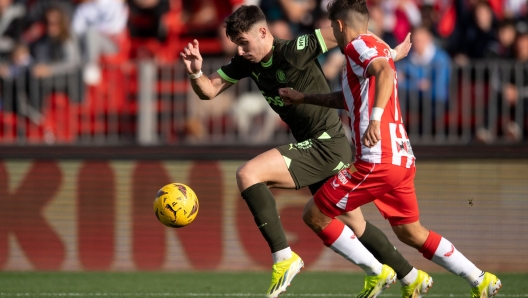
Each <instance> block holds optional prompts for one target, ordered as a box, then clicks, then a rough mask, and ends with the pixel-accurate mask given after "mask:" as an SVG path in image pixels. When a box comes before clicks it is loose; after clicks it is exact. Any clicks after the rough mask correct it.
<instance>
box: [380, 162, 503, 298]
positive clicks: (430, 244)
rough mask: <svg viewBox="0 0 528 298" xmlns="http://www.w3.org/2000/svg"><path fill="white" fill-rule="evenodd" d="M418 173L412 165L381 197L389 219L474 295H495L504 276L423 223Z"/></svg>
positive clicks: (478, 297) (406, 239) (398, 231)
mask: <svg viewBox="0 0 528 298" xmlns="http://www.w3.org/2000/svg"><path fill="white" fill-rule="evenodd" d="M414 173H415V169H414V168H413V169H408V170H407V174H405V178H404V180H403V181H402V182H401V183H400V185H398V186H397V187H395V188H394V189H393V190H392V191H390V192H389V193H387V194H386V195H384V196H383V197H382V198H380V201H381V202H376V205H377V206H378V208H380V211H382V210H383V211H382V213H384V216H385V217H387V218H388V219H389V222H390V223H391V226H392V229H393V231H394V233H395V234H396V236H398V239H400V240H401V241H402V242H403V243H405V244H407V245H409V246H412V247H414V248H416V249H418V251H419V252H421V253H422V254H423V256H424V257H425V258H427V259H429V260H431V261H433V262H434V263H436V264H437V265H439V266H441V267H444V268H445V269H447V270H448V271H450V272H452V273H454V274H455V275H457V276H461V277H462V278H464V279H465V280H466V281H467V282H468V283H469V284H470V286H471V287H472V292H471V295H472V296H471V297H472V298H484V297H493V296H494V295H495V294H496V293H497V292H498V290H499V289H500V287H501V282H500V280H499V279H498V278H497V277H496V276H495V275H493V274H491V273H487V272H483V271H482V270H480V269H479V268H477V266H475V264H473V263H472V262H471V261H470V260H469V259H467V258H466V257H465V256H464V255H463V254H462V253H461V252H460V251H458V250H457V249H456V248H455V246H454V245H453V244H452V243H451V242H450V241H449V240H447V239H445V238H444V237H442V236H441V235H439V234H437V233H435V232H433V231H430V230H427V229H426V228H424V227H423V226H422V225H421V224H420V221H419V220H418V218H419V211H418V202H417V200H416V193H415V189H414Z"/></svg>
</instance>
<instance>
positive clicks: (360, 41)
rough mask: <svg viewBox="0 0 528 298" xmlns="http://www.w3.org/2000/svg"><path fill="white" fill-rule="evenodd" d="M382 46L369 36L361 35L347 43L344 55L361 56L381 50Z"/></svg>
mask: <svg viewBox="0 0 528 298" xmlns="http://www.w3.org/2000/svg"><path fill="white" fill-rule="evenodd" d="M383 46H384V44H383V43H381V42H380V41H378V40H377V39H376V38H375V37H374V36H372V35H370V34H362V35H360V36H358V37H357V38H355V39H353V40H352V41H351V42H349V43H348V44H347V46H346V48H345V53H346V54H348V55H350V56H361V55H363V54H365V53H367V52H368V53H371V52H377V51H378V50H382V48H383Z"/></svg>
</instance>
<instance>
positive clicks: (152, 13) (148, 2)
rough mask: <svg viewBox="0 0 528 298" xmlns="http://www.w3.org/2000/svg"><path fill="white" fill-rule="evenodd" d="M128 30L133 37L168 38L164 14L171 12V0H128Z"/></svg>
mask: <svg viewBox="0 0 528 298" xmlns="http://www.w3.org/2000/svg"><path fill="white" fill-rule="evenodd" d="M127 2H128V7H129V8H130V16H129V19H128V30H129V32H130V37H132V38H155V39H157V40H158V41H160V42H164V41H165V40H166V39H167V28H166V26H165V24H164V23H163V16H164V15H165V14H166V13H168V12H169V9H170V6H169V0H128V1H127Z"/></svg>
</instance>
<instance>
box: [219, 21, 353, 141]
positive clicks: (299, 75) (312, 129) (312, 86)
mask: <svg viewBox="0 0 528 298" xmlns="http://www.w3.org/2000/svg"><path fill="white" fill-rule="evenodd" d="M326 51H327V48H326V44H325V42H324V40H323V37H322V35H321V32H320V31H319V30H316V31H315V32H314V33H312V34H307V35H303V36H300V37H298V38H297V39H295V40H281V39H277V38H276V39H275V40H274V41H273V55H272V57H271V58H270V60H269V61H268V62H260V63H252V62H249V61H248V60H246V59H244V58H243V57H242V56H240V55H238V54H237V55H236V56H235V57H233V58H232V59H231V62H230V63H229V64H227V65H225V66H222V67H221V68H220V69H219V70H218V74H219V75H220V76H221V77H222V78H223V79H224V80H226V81H228V82H231V83H236V82H237V81H238V80H240V79H242V78H245V77H251V78H252V79H253V81H254V82H255V83H256V84H257V86H258V88H259V89H260V91H261V92H262V95H263V96H264V98H265V99H266V100H267V101H268V103H269V105H270V106H271V108H272V109H273V110H274V111H275V112H277V113H278V114H279V115H280V117H281V119H282V120H283V121H284V122H286V124H288V126H289V127H290V130H291V132H292V134H293V136H294V138H295V139H296V140H297V141H299V142H300V141H303V140H307V139H310V138H319V137H321V135H322V134H324V133H325V132H326V134H328V135H326V134H325V135H324V136H327V137H338V136H344V135H345V133H344V130H343V126H342V124H341V120H340V119H339V117H338V115H337V110H335V109H330V108H326V107H320V106H315V105H309V104H302V105H290V106H286V105H285V104H284V102H283V101H282V99H281V98H280V96H279V88H283V87H291V88H293V89H295V90H299V91H301V92H304V93H307V94H326V93H330V92H331V90H330V87H329V86H328V83H327V82H326V78H325V76H324V74H323V71H322V70H321V66H320V65H319V62H318V61H317V56H319V55H320V54H322V53H324V52H326Z"/></svg>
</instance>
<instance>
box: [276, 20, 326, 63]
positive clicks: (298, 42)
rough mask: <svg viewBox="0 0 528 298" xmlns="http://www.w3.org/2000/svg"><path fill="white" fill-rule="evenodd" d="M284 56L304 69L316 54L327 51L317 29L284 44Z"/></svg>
mask: <svg viewBox="0 0 528 298" xmlns="http://www.w3.org/2000/svg"><path fill="white" fill-rule="evenodd" d="M283 51H284V57H285V58H286V60H287V61H288V62H289V63H290V64H292V65H293V66H295V67H296V68H298V69H304V68H305V67H306V66H307V65H308V64H309V63H310V62H312V61H313V60H314V59H316V58H317V56H319V55H321V54H323V53H326V52H328V49H327V47H326V43H325V41H324V39H323V35H322V34H321V31H320V30H319V29H317V30H315V32H314V33H311V34H305V35H302V36H299V37H297V38H296V39H294V40H290V41H289V42H288V44H286V46H284V50H283Z"/></svg>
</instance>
